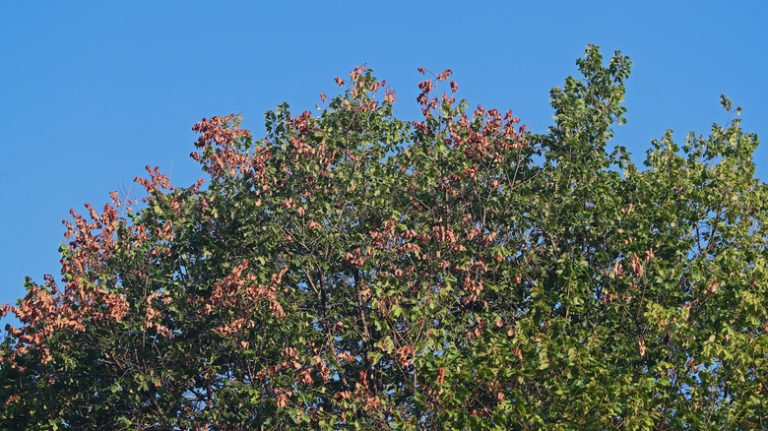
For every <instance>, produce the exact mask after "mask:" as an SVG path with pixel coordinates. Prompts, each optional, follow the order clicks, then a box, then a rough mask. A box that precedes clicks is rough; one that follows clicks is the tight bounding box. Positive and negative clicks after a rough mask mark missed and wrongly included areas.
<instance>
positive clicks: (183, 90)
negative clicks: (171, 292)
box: [0, 0, 768, 303]
mask: <svg viewBox="0 0 768 431" xmlns="http://www.w3.org/2000/svg"><path fill="white" fill-rule="evenodd" d="M767 19H768V2H764V1H759V0H742V1H701V0H699V1H669V0H667V1H655V0H654V1H650V0H646V1H642V2H629V1H620V0H613V1H586V0H585V1H579V2H577V1H571V0H568V1H559V2H556V1H527V2H520V1H498V2H489V1H474V2H452V1H441V2H420V1H416V0H411V1H404V2H386V1H379V2H366V1H362V0H358V1H348V2H342V1H331V0H321V1H318V0H314V1H292V2H290V1H269V2H267V1H224V0H222V1H215V2H214V1H206V2H201V1H192V0H184V1H165V0H164V1H160V0H153V1H137V0H133V1H121V2H111V1H78V0H68V1H53V0H51V1H22V0H2V1H0V129H2V137H0V150H1V151H0V226H2V232H3V235H2V247H0V303H4V302H14V301H15V298H16V297H18V296H19V295H21V294H23V288H22V280H23V278H24V276H25V275H30V276H32V277H33V279H35V280H38V281H41V280H42V275H43V274H44V273H46V272H48V273H53V274H58V253H57V248H58V246H59V244H60V242H61V241H62V240H63V236H62V234H63V231H64V229H63V226H62V225H61V220H62V219H63V218H65V217H67V213H68V211H69V209H70V208H77V209H82V203H84V202H91V203H94V204H97V205H102V204H103V203H104V202H106V201H107V200H108V193H109V192H110V191H113V190H121V189H123V188H128V187H130V184H131V182H132V179H133V178H134V177H135V176H137V175H141V174H142V173H143V169H144V166H145V165H146V164H151V165H159V166H160V167H161V169H162V170H163V171H165V172H166V173H170V176H171V177H172V180H173V182H174V183H176V184H179V185H186V184H191V183H192V182H193V181H194V179H195V178H196V177H197V176H198V171H197V168H196V165H195V164H194V163H193V162H192V161H191V160H189V158H188V155H189V153H190V151H191V150H192V143H193V141H194V139H195V136H194V134H193V132H192V131H191V129H190V128H191V126H192V125H193V124H194V123H195V122H196V121H197V120H198V119H200V118H202V117H205V116H212V115H216V114H229V113H242V114H243V115H244V116H245V124H246V126H248V127H249V128H251V129H252V130H253V131H254V134H255V135H257V136H259V135H261V132H262V130H263V127H262V119H263V113H264V112H265V111H267V110H269V109H271V108H273V107H274V106H276V105H277V104H279V103H281V102H283V101H287V102H289V103H290V104H291V105H292V106H293V109H294V110H295V111H301V110H305V109H312V108H313V107H314V105H315V103H317V102H318V94H319V93H320V92H326V93H329V94H334V91H335V88H336V87H335V84H334V83H333V78H334V77H336V76H339V75H345V74H346V73H347V72H348V71H349V70H350V69H352V68H353V67H354V66H356V65H358V64H362V63H366V64H368V65H369V66H370V67H372V68H374V70H375V71H376V74H377V76H379V77H380V78H383V79H386V80H387V81H388V82H389V83H390V84H392V85H393V86H394V88H395V90H396V91H397V94H398V99H399V104H398V105H397V110H398V111H399V114H401V115H402V116H405V117H410V118H415V113H416V112H417V109H416V104H415V100H414V99H415V97H416V95H417V94H418V90H417V88H416V83H417V81H418V79H419V78H420V75H419V74H418V73H417V71H416V68H417V67H418V66H425V67H427V68H429V69H431V70H435V71H439V70H442V69H444V68H451V69H453V70H454V71H455V77H456V79H457V81H458V82H459V86H460V93H459V95H460V96H462V97H465V98H467V99H468V100H469V102H470V104H471V105H476V104H484V105H487V106H492V107H497V108H499V109H507V108H511V109H513V111H514V112H515V113H516V114H517V115H518V116H520V117H521V118H522V119H523V122H525V123H527V124H528V125H529V127H531V128H532V129H533V130H534V131H542V130H544V129H545V128H546V126H547V125H548V124H549V123H550V121H551V111H550V109H549V106H548V91H549V89H550V88H551V87H553V86H556V85H559V84H560V83H561V82H562V80H563V79H564V78H565V76H567V75H568V74H573V73H574V72H575V69H576V68H575V64H574V60H575V59H576V58H577V57H579V56H580V55H581V53H582V52H583V49H584V47H585V45H586V44H588V43H596V44H598V45H600V46H601V47H602V48H603V51H604V53H605V54H606V55H609V54H610V53H611V52H612V51H614V50H616V49H620V50H622V51H623V52H624V53H626V54H628V55H629V56H630V57H631V58H632V60H633V61H634V64H635V67H634V69H633V74H632V77H631V78H630V81H629V84H628V93H627V102H626V105H627V107H628V109H629V112H628V120H629V124H628V125H626V126H622V127H621V128H620V129H619V130H618V133H617V137H616V142H617V143H620V144H623V145H625V146H627V147H628V148H629V149H630V150H631V151H632V152H633V154H634V155H635V160H636V161H638V162H640V161H642V159H643V156H644V154H645V150H646V149H647V148H648V145H649V142H650V140H651V139H653V138H655V137H658V136H660V135H661V134H662V133H663V132H664V131H665V130H666V129H668V128H671V129H674V130H675V131H676V132H677V133H676V136H677V137H678V138H680V139H682V137H683V135H684V133H685V132H686V131H689V130H695V131H699V132H706V131H707V130H708V128H709V126H710V125H711V123H712V122H722V121H725V120H727V118H728V117H727V116H726V115H725V114H724V113H723V111H722V110H721V109H720V105H719V96H720V94H721V93H725V94H727V95H729V96H730V97H731V98H732V99H733V101H734V103H735V104H737V105H741V106H743V107H744V114H743V117H744V123H743V124H744V126H745V128H747V129H750V130H753V131H756V132H758V133H759V134H760V135H761V136H763V137H768V86H767V85H766V81H765V77H766V76H768V55H766V54H768V53H767V52H766V43H768V25H766V20H767ZM756 160H757V163H758V173H759V175H760V176H761V177H762V178H766V177H768V150H766V148H765V147H761V148H760V149H759V150H758V153H757V156H756Z"/></svg>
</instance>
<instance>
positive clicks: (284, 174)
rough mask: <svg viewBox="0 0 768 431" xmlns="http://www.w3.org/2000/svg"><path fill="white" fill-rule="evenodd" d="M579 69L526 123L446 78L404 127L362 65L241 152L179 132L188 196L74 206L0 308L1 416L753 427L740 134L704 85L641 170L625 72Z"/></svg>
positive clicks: (231, 134) (757, 295)
mask: <svg viewBox="0 0 768 431" xmlns="http://www.w3.org/2000/svg"><path fill="white" fill-rule="evenodd" d="M577 63H578V67H579V70H580V72H581V74H582V76H581V77H580V78H573V77H569V78H568V79H567V80H566V81H565V85H564V86H563V87H562V88H556V89H554V90H553V91H552V93H551V99H552V106H553V108H554V111H555V122H554V125H553V126H552V127H550V128H549V129H548V130H547V131H546V132H545V133H542V134H534V133H529V132H527V131H526V129H525V127H524V126H521V125H520V120H519V119H518V118H516V117H515V116H513V115H512V113H511V112H507V113H506V114H502V113H501V112H499V111H497V110H495V109H484V108H482V107H478V108H477V109H475V110H474V111H472V112H470V111H469V110H468V107H467V103H466V102H464V101H457V100H456V99H455V98H454V93H455V92H456V91H457V85H456V83H455V82H453V81H450V75H451V71H450V70H447V71H444V72H442V73H439V74H437V75H432V74H430V73H429V72H427V71H425V70H423V69H420V71H421V72H422V73H424V74H425V75H427V77H426V79H425V80H424V81H423V82H421V83H419V88H420V89H421V94H420V95H419V97H418V103H419V104H420V106H421V108H422V113H423V118H422V119H421V120H420V121H416V122H408V121H403V120H400V119H397V118H395V116H394V115H393V103H394V99H395V97H394V93H393V92H392V90H391V89H389V87H387V86H386V84H385V83H384V82H383V81H378V80H376V79H375V78H374V77H373V75H372V73H371V71H370V70H367V69H365V68H362V67H359V68H356V69H355V70H353V71H352V72H351V73H350V77H349V80H348V82H347V83H345V82H344V81H343V80H342V79H340V78H337V83H338V84H339V86H340V87H342V88H343V91H342V92H341V94H340V95H338V96H336V97H334V98H332V99H328V104H327V105H323V106H324V108H323V109H322V111H321V113H320V114H319V115H318V116H313V115H311V114H310V113H309V112H304V113H302V114H300V115H292V114H291V113H290V111H289V109H288V106H286V105H282V106H280V107H278V108H277V109H276V110H275V111H274V112H268V113H267V114H266V137H265V138H264V139H261V140H256V139H254V138H253V137H252V136H251V134H250V133H249V132H248V131H246V130H243V129H241V128H240V122H239V118H238V117H235V116H229V117H214V118H211V119H204V120H203V121H201V122H200V123H198V124H197V125H195V127H194V130H196V131H197V132H199V136H200V137H199V139H198V140H197V142H196V143H195V145H196V147H197V150H196V152H195V153H193V154H192V157H193V158H194V159H195V160H197V161H199V162H200V165H201V167H202V170H203V171H204V172H205V174H206V178H205V180H204V181H203V180H201V181H199V182H198V183H196V184H194V185H192V186H190V187H178V188H177V187H174V186H172V185H171V184H170V183H169V181H168V179H167V177H165V176H164V175H162V174H161V173H160V172H159V170H158V169H157V168H148V172H149V176H148V178H138V179H137V180H136V181H137V182H139V183H140V184H141V185H143V186H144V187H145V188H146V190H147V194H146V197H144V198H143V203H139V202H136V201H135V200H132V199H130V197H125V196H119V195H118V194H117V193H113V194H112V203H111V204H107V205H105V206H104V208H103V210H101V211H99V210H97V209H96V208H93V207H91V206H87V209H88V216H83V215H79V214H78V213H75V212H72V217H73V220H72V221H71V222H65V224H66V225H67V234H66V235H67V238H68V239H69V242H68V244H67V245H65V246H63V247H62V248H61V256H62V259H61V264H62V271H61V281H59V282H56V281H55V280H54V278H53V277H50V276H47V277H46V279H45V283H43V284H36V283H33V282H31V281H28V282H27V289H28V293H27V295H26V296H25V297H24V298H23V299H21V300H20V301H19V303H18V304H17V305H15V306H4V308H3V309H2V311H3V314H5V313H11V314H13V315H15V316H16V318H17V319H18V321H19V322H20V325H19V326H18V327H13V326H8V327H7V329H6V336H5V338H4V340H3V343H2V350H1V352H2V359H1V362H0V363H1V364H2V365H0V403H2V405H3V408H2V409H1V410H0V427H1V428H3V429H132V430H133V429H140V430H182V429H183V430H205V429H208V430H243V429H255V430H256V429H273V430H282V429H329V430H330V429H366V430H368V429H429V430H441V429H446V430H447V429H465V430H476V429H521V430H523V429H552V430H557V429H574V428H579V429H595V430H603V429H622V430H623V429H626V430H650V429H733V430H737V429H741V430H748V429H749V430H752V429H766V428H768V414H767V413H766V412H768V388H767V387H766V382H768V334H767V332H768V311H766V304H767V303H768V260H767V259H768V251H767V249H766V246H767V245H768V243H767V240H768V193H767V190H766V185H765V184H764V183H762V182H760V181H759V180H758V179H757V178H756V177H755V172H754V164H753V161H752V154H753V151H754V149H755V147H756V145H757V142H758V140H757V136H756V135H754V134H749V133H746V132H744V131H743V130H742V129H741V127H740V119H739V114H740V110H736V111H734V110H733V109H732V107H731V104H730V102H729V101H728V100H727V99H725V98H723V106H724V107H725V108H726V110H728V111H729V112H731V113H732V114H734V116H733V118H732V120H730V121H729V122H728V123H727V124H725V125H717V124H716V125H713V126H712V130H711V133H710V134H709V135H708V136H700V135H695V134H690V135H688V136H687V137H686V139H685V143H684V144H683V145H679V144H678V143H676V142H675V141H674V140H673V137H672V134H671V132H669V133H667V134H665V135H664V136H663V137H662V138H661V139H659V140H657V141H654V142H653V145H652V147H651V149H650V150H649V151H648V154H647V159H646V162H645V168H643V169H640V168H638V167H636V166H635V165H634V164H633V163H632V161H631V160H630V158H629V156H628V154H627V152H626V151H625V150H624V149H623V148H622V147H618V146H611V145H610V144H609V141H610V139H611V136H612V128H613V126H614V125H616V124H621V123H622V122H623V121H624V117H623V114H624V111H625V109H624V108H623V107H622V105H621V103H622V100H623V96H624V82H625V80H626V79H627V77H628V75H629V70H630V62H629V60H628V58H626V57H624V56H622V55H621V54H620V53H618V52H617V53H615V55H613V57H612V58H611V59H610V60H609V61H608V62H607V65H606V64H605V61H604V59H603V58H602V56H601V54H600V53H599V51H598V49H597V48H596V47H594V46H589V47H588V48H587V50H586V52H585V55H584V56H583V57H582V58H581V59H580V60H578V62H577ZM438 90H440V91H438ZM382 93H383V94H382ZM321 97H322V99H323V103H325V100H326V98H325V96H321Z"/></svg>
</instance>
